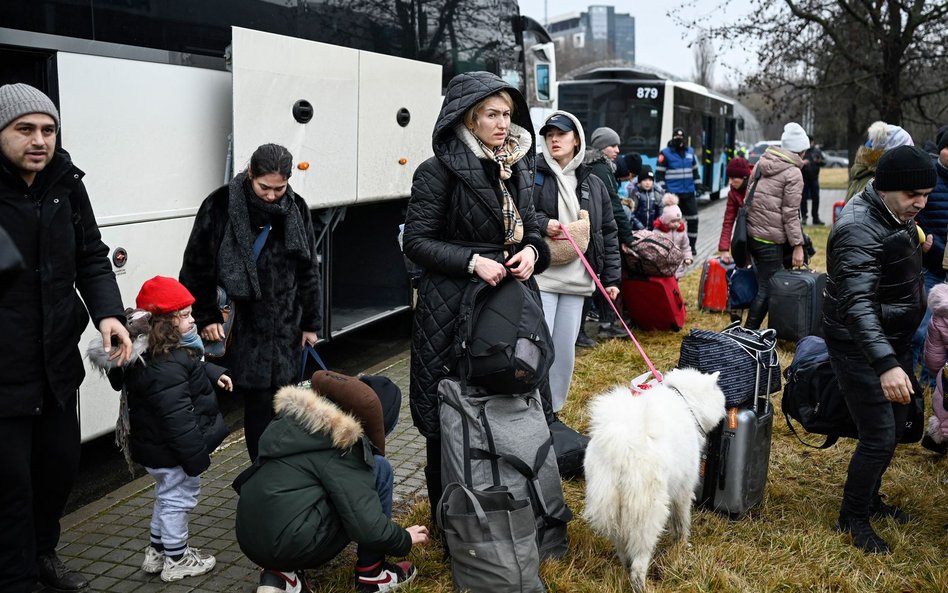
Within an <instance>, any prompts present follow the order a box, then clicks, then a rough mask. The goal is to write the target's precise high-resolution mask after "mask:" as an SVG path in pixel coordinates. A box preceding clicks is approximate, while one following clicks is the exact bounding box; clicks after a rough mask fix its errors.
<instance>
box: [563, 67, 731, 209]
mask: <svg viewBox="0 0 948 593" xmlns="http://www.w3.org/2000/svg"><path fill="white" fill-rule="evenodd" d="M557 88H558V99H559V108H560V109H563V110H565V111H569V112H571V113H573V114H575V115H576V116H577V117H578V118H579V120H580V121H581V122H583V127H585V128H586V130H588V131H589V132H591V131H592V130H594V129H596V128H598V127H600V126H608V127H610V128H612V129H614V130H615V131H616V132H618V134H619V138H620V139H621V144H620V148H621V150H622V152H636V153H639V154H640V155H642V162H643V163H646V164H649V165H651V166H652V169H653V170H654V169H655V165H656V163H657V161H658V153H659V152H660V151H661V149H662V148H664V147H665V146H666V145H667V143H668V141H669V140H671V136H672V130H673V129H675V128H677V127H681V128H683V129H684V130H685V139H686V141H687V142H688V144H689V146H692V147H693V148H694V150H695V155H697V156H698V159H699V163H700V166H699V171H700V174H701V183H702V184H703V185H704V187H705V189H706V191H707V192H709V193H710V196H711V198H712V199H717V198H718V197H719V195H720V193H719V192H720V191H721V190H722V189H726V187H727V177H726V175H725V168H726V167H727V161H728V159H729V158H732V157H733V156H734V146H735V139H736V134H737V131H738V124H739V121H738V118H737V117H736V116H735V114H734V105H735V101H734V100H733V99H730V98H728V97H725V96H724V95H720V94H718V93H715V92H714V91H710V90H708V89H706V88H705V87H703V86H701V85H698V84H695V83H692V82H681V81H674V80H669V79H667V78H664V77H662V76H659V75H657V74H653V73H649V72H641V71H636V70H633V69H631V68H598V69H595V70H591V71H589V72H587V73H584V74H582V75H580V76H577V77H576V79H575V80H568V81H560V82H559V83H558V87H557Z"/></svg>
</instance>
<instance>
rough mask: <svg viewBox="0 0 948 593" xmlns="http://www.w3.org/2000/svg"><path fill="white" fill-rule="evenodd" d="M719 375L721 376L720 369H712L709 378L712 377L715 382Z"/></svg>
mask: <svg viewBox="0 0 948 593" xmlns="http://www.w3.org/2000/svg"><path fill="white" fill-rule="evenodd" d="M720 376H721V371H714V372H713V373H711V379H713V380H714V382H715V383H717V382H718V377H720Z"/></svg>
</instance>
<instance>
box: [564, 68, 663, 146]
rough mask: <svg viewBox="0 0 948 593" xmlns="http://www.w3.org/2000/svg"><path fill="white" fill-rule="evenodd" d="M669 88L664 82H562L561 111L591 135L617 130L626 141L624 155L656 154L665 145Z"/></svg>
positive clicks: (623, 142)
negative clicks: (606, 128)
mask: <svg viewBox="0 0 948 593" xmlns="http://www.w3.org/2000/svg"><path fill="white" fill-rule="evenodd" d="M664 100H665V87H664V84H663V83H661V82H657V83H656V82H652V81H649V82H644V83H629V82H619V81H616V82H613V81H609V82H598V83H596V84H584V83H576V84H570V83H568V82H561V83H560V85H559V107H560V109H563V110H564V111H569V112H570V113H573V114H575V115H576V116H577V117H579V118H580V121H582V122H583V125H584V126H585V127H586V128H587V130H586V131H587V133H590V132H592V130H594V129H596V128H598V127H601V126H609V127H613V128H614V129H615V130H616V132H618V133H619V138H621V139H622V143H621V144H620V148H621V149H622V150H623V151H633V152H646V151H654V150H655V147H656V146H659V145H660V143H661V132H662V104H663V102H664Z"/></svg>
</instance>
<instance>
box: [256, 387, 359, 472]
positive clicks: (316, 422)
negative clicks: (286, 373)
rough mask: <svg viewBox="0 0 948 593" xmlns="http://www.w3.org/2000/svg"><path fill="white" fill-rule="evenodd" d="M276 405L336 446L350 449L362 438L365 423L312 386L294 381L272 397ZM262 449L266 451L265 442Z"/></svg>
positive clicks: (275, 406) (294, 421)
mask: <svg viewBox="0 0 948 593" xmlns="http://www.w3.org/2000/svg"><path fill="white" fill-rule="evenodd" d="M273 409H274V411H275V412H276V413H277V415H282V416H283V417H284V418H286V419H290V420H292V422H293V423H295V424H296V425H297V426H299V428H300V429H302V430H303V431H304V432H305V433H307V434H310V435H323V436H325V437H327V438H328V439H329V440H330V441H331V443H332V446H333V447H334V448H336V449H348V448H350V447H352V446H354V445H355V444H356V443H358V442H359V440H360V439H361V438H362V434H363V432H362V425H361V424H359V421H358V420H356V419H355V417H353V416H352V415H350V414H347V413H346V412H343V411H342V410H340V409H339V407H337V406H336V404H334V403H332V402H331V401H329V400H328V399H326V398H325V397H323V396H321V395H319V394H318V393H316V392H315V391H312V390H310V389H304V388H302V387H296V386H292V385H290V386H287V387H283V388H282V389H280V390H279V391H277V393H276V395H275V396H274V398H273ZM285 445H286V444H285V443H283V447H281V451H280V454H281V455H287V454H289V453H290V452H289V451H287V450H285V448H284V447H285ZM307 448H311V447H307ZM302 450H305V449H302ZM260 453H261V454H263V453H264V447H263V443H261V450H260Z"/></svg>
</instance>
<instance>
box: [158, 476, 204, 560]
mask: <svg viewBox="0 0 948 593" xmlns="http://www.w3.org/2000/svg"><path fill="white" fill-rule="evenodd" d="M145 471H147V472H148V473H149V474H151V477H153V478H154V479H155V506H154V509H153V510H152V514H151V541H152V542H153V543H158V542H160V543H161V544H162V545H163V546H164V547H165V552H166V553H167V554H168V555H170V556H175V555H177V554H182V553H184V549H185V548H187V547H188V513H189V512H191V511H192V510H193V509H194V507H195V506H197V497H198V496H199V495H200V493H201V478H200V476H189V475H188V474H186V473H184V470H183V469H181V468H180V467H160V468H151V467H146V468H145ZM156 539H157V540H158V541H157V542H156V541H155V540H156Z"/></svg>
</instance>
